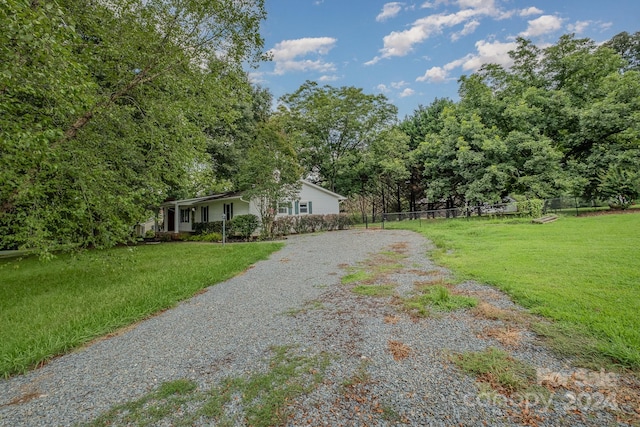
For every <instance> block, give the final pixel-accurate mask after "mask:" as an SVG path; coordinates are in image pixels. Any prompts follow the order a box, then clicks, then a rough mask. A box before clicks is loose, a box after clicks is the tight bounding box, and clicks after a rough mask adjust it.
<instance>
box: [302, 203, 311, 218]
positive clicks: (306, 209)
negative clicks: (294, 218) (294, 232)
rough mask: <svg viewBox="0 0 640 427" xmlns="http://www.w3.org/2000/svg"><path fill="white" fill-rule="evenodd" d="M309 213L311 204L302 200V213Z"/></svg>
mask: <svg viewBox="0 0 640 427" xmlns="http://www.w3.org/2000/svg"><path fill="white" fill-rule="evenodd" d="M308 213H309V204H308V203H307V202H300V215H306V214H308Z"/></svg>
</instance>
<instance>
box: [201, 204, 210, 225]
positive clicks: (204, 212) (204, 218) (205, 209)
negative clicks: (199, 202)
mask: <svg viewBox="0 0 640 427" xmlns="http://www.w3.org/2000/svg"><path fill="white" fill-rule="evenodd" d="M200 222H209V206H201V207H200Z"/></svg>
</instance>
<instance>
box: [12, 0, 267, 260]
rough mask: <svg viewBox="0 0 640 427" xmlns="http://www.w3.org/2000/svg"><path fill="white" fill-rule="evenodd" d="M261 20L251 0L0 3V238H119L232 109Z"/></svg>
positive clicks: (38, 243)
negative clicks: (0, 111) (0, 164)
mask: <svg viewBox="0 0 640 427" xmlns="http://www.w3.org/2000/svg"><path fill="white" fill-rule="evenodd" d="M263 18H264V9H263V2H262V1H257V2H250V3H247V2H236V1H233V0H221V1H206V2H197V1H179V2H178V1H164V0H151V1H145V2H134V3H131V2H128V1H124V0H123V1H120V0H116V1H111V2H109V3H108V4H106V3H104V2H89V3H87V2H84V1H78V0H63V1H59V2H23V1H15V0H10V1H8V2H3V4H2V5H1V6H0V24H1V26H2V28H3V32H2V35H1V36H0V49H1V51H0V53H1V57H2V61H0V110H2V111H3V114H2V116H1V117H0V129H1V130H0V133H1V134H0V153H2V158H3V162H4V163H3V168H2V170H1V171H0V247H2V248H7V247H9V248H14V247H24V248H38V249H40V250H42V251H46V250H49V249H53V248H56V247H59V246H60V245H70V244H74V245H81V246H111V245H114V244H116V243H119V242H124V241H127V240H130V239H131V238H132V233H131V228H132V225H133V224H135V223H137V222H139V221H144V220H146V219H147V217H149V216H151V212H150V211H149V207H151V206H154V205H157V204H158V202H160V201H161V200H162V199H163V198H165V197H166V196H167V195H169V194H171V193H173V195H176V194H178V193H180V192H181V191H183V189H185V188H187V187H188V185H189V184H188V180H189V178H190V172H191V171H192V170H193V169H194V165H198V164H205V163H206V162H207V158H206V156H205V150H206V148H207V147H208V146H209V145H210V144H211V143H212V141H213V138H212V131H211V130H212V129H216V128H220V127H229V126H231V125H232V124H233V123H236V122H237V121H238V120H239V118H238V117H239V115H240V113H239V110H240V109H239V108H237V106H238V105H239V104H242V103H245V100H246V99H250V98H251V96H252V93H251V87H250V84H249V82H248V78H247V76H246V73H245V72H244V71H243V70H242V67H243V65H244V64H246V63H252V62H255V61H256V60H257V59H259V57H260V49H261V48H262V39H261V37H260V35H259V25H260V21H261V20H262V19H263ZM160 29H162V30H160ZM196 29H197V30H196Z"/></svg>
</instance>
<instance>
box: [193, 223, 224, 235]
mask: <svg viewBox="0 0 640 427" xmlns="http://www.w3.org/2000/svg"><path fill="white" fill-rule="evenodd" d="M193 232H194V233H195V234H208V233H220V234H222V221H212V222H196V223H194V224H193Z"/></svg>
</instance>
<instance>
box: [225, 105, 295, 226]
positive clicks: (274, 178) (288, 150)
mask: <svg viewBox="0 0 640 427" xmlns="http://www.w3.org/2000/svg"><path fill="white" fill-rule="evenodd" d="M301 175H302V168H301V167H300V166H299V163H298V158H297V155H296V152H295V150H294V147H293V146H292V144H291V141H290V139H289V138H288V137H287V135H286V134H285V133H284V132H283V131H282V125H281V123H280V118H279V117H277V116H276V117H272V118H271V119H270V120H268V121H266V122H263V123H262V124H261V125H260V126H259V127H258V129H257V132H256V134H255V138H254V141H253V144H252V145H251V147H250V148H249V150H248V152H247V153H246V159H245V161H244V162H242V163H241V166H240V171H239V174H238V189H239V190H241V191H244V192H245V197H246V199H247V200H254V201H255V203H256V205H257V207H258V210H259V212H260V222H261V225H262V233H263V235H264V236H271V235H272V225H273V220H274V219H275V216H276V215H277V213H278V207H279V205H280V206H281V205H282V204H283V203H286V202H290V201H291V200H294V199H295V198H296V196H297V194H298V192H299V190H300V177H301Z"/></svg>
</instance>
